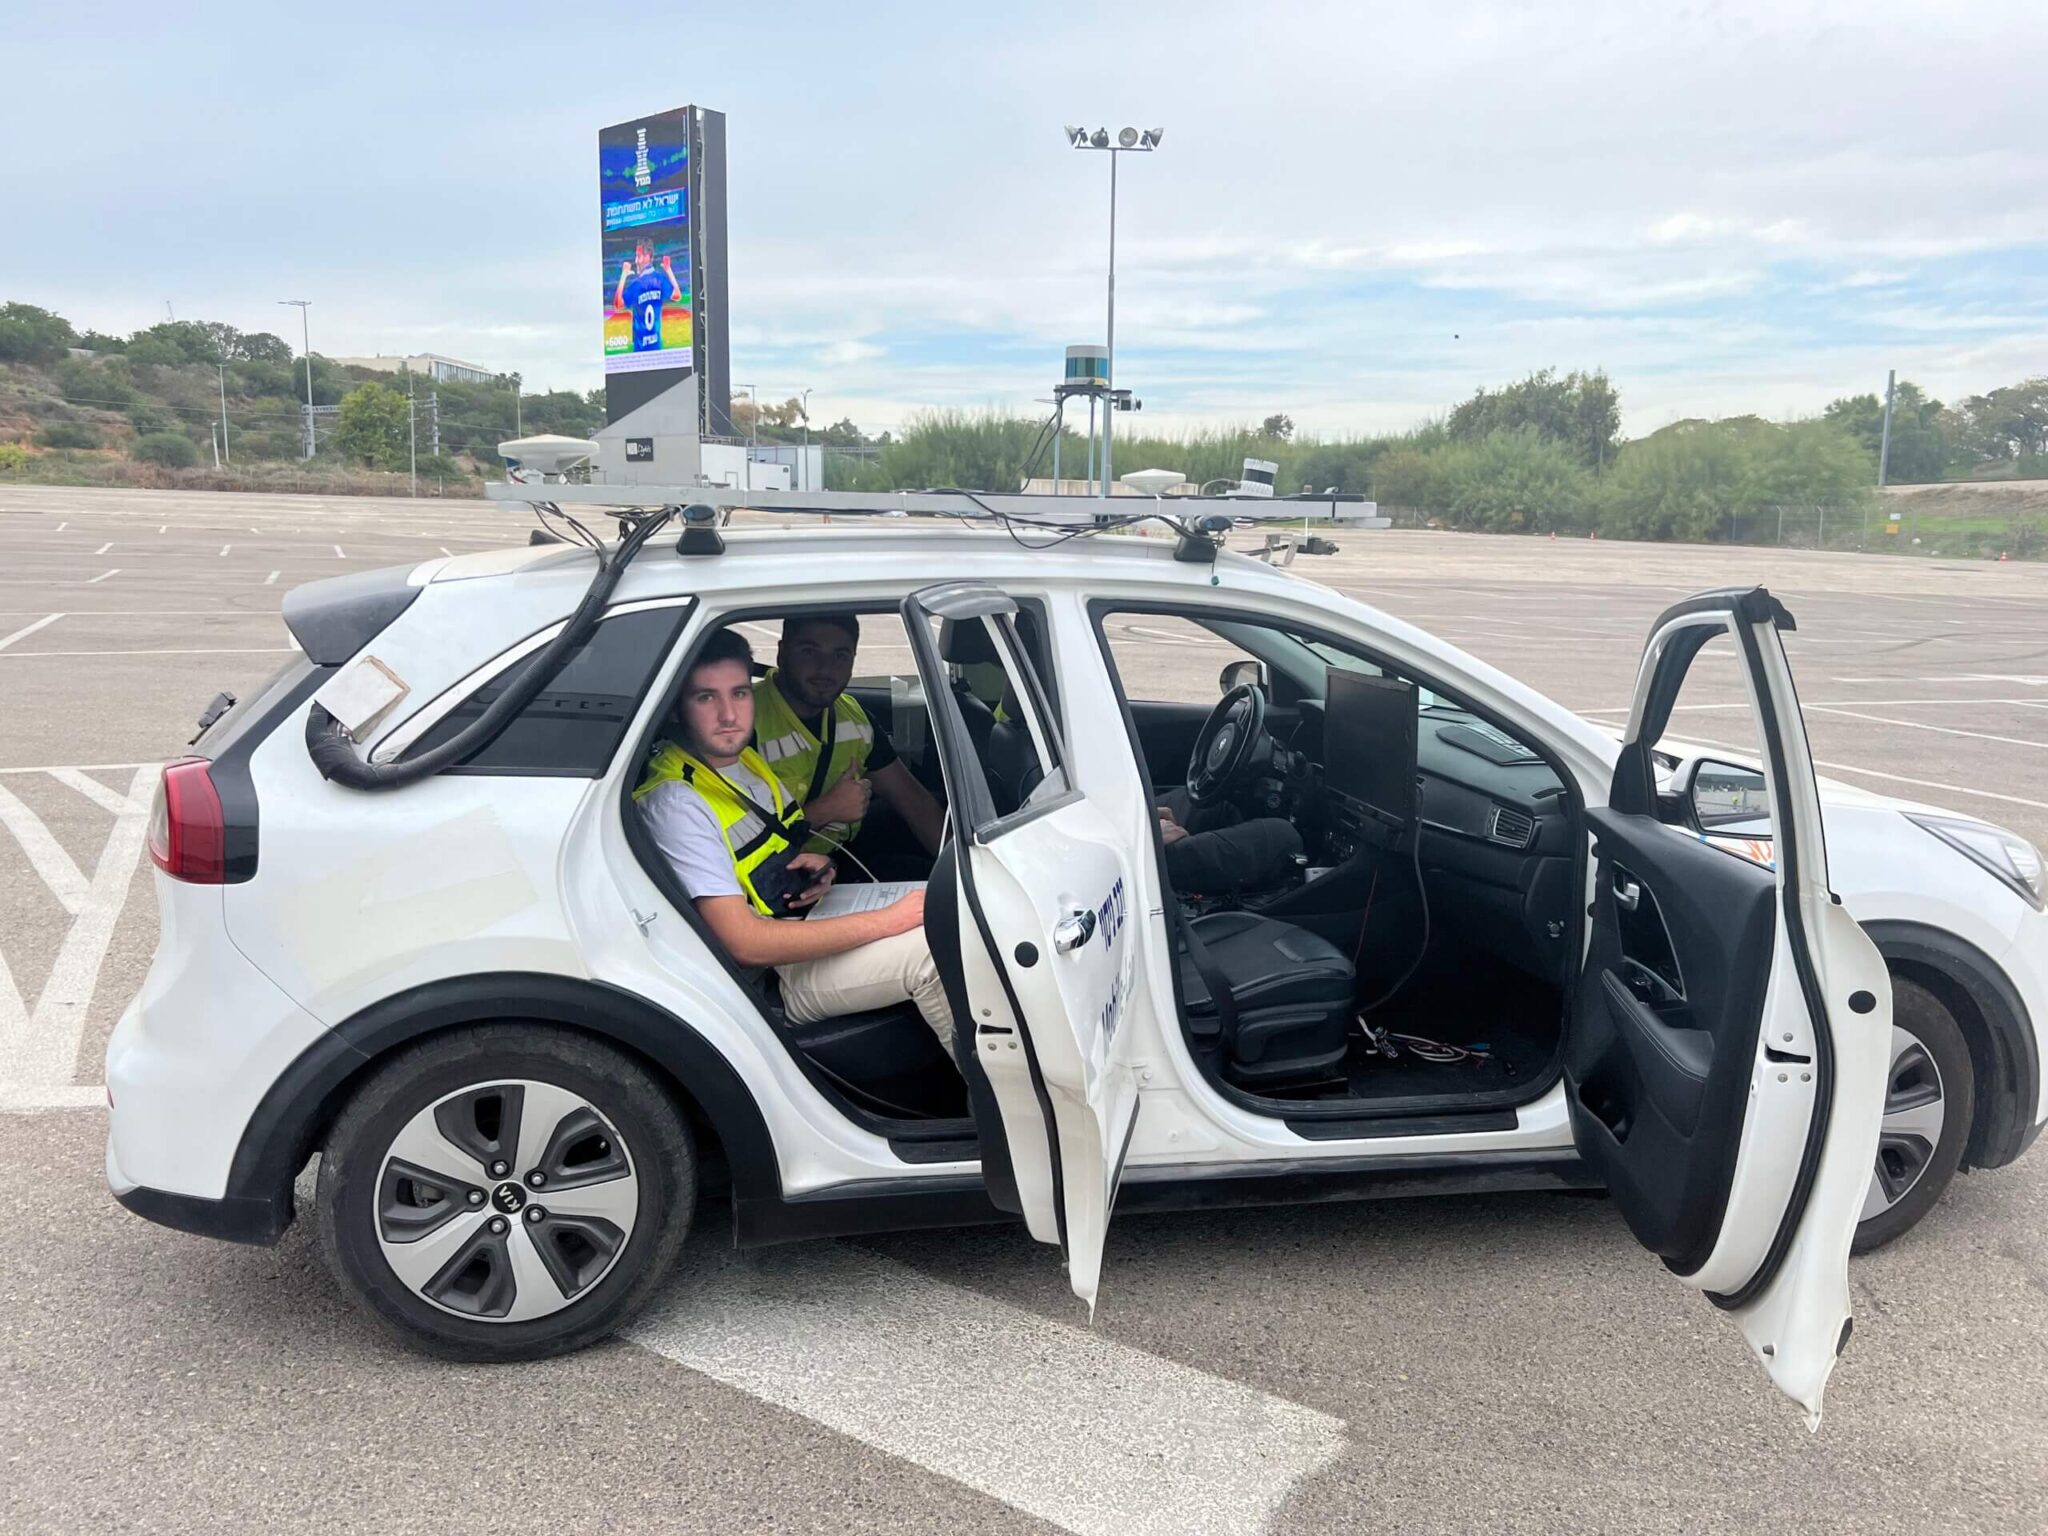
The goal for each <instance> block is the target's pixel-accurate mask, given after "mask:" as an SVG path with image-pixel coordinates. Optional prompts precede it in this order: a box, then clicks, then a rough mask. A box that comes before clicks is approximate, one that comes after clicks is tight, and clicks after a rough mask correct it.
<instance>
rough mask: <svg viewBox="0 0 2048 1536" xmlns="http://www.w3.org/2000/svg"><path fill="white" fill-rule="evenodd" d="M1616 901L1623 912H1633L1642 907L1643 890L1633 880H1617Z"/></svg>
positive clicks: (1615, 887) (1615, 883) (1615, 888)
mask: <svg viewBox="0 0 2048 1536" xmlns="http://www.w3.org/2000/svg"><path fill="white" fill-rule="evenodd" d="M1614 900H1615V903H1616V904H1617V905H1618V906H1619V907H1620V908H1621V910H1622V911H1624V912H1633V911H1635V909H1636V908H1637V907H1638V906H1640V905H1642V900H1643V888H1642V887H1641V886H1640V885H1637V884H1636V883H1635V881H1633V880H1620V879H1617V880H1616V881H1615V882H1614Z"/></svg>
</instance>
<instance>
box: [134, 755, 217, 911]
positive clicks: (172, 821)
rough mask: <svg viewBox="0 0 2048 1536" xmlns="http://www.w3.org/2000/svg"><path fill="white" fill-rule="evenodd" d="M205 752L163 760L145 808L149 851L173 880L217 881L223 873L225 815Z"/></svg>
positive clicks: (203, 882) (196, 883) (214, 882)
mask: <svg viewBox="0 0 2048 1536" xmlns="http://www.w3.org/2000/svg"><path fill="white" fill-rule="evenodd" d="M210 766H211V764H209V763H208V762H207V760H206V759H205V758H203V757H182V758H179V759H178V761H177V762H175V763H170V764H168V765H166V766H165V768H164V774H163V777H162V778H161V779H159V780H158V781H157V786H156V804H155V805H154V806H152V807H151V808H150V813H149V856H150V857H151V858H152V859H154V860H155V861H156V867H157V868H158V869H160V870H162V871H163V872H164V873H165V874H167V875H169V876H170V877H171V878H172V879H173V880H185V881H189V882H191V883H192V884H193V885H220V884H222V883H223V882H225V881H226V879H227V818H226V817H225V816H223V815H222V814H221V808H220V795H219V794H218V793H217V792H216V791H215V789H214V787H213V779H212V776H211V775H210V774H209V773H208V772H207V769H208V768H209V767H210Z"/></svg>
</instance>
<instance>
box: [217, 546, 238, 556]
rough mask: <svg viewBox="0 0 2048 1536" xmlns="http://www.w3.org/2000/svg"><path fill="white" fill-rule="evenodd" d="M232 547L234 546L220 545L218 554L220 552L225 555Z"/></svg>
mask: <svg viewBox="0 0 2048 1536" xmlns="http://www.w3.org/2000/svg"><path fill="white" fill-rule="evenodd" d="M234 547H235V546H234V545H232V544H223V545H221V547H220V552H221V553H222V554H226V553H227V552H228V551H229V550H231V549H233V548H234Z"/></svg>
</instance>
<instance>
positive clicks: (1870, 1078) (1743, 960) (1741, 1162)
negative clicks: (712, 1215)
mask: <svg viewBox="0 0 2048 1536" xmlns="http://www.w3.org/2000/svg"><path fill="white" fill-rule="evenodd" d="M1791 628H1792V616H1791V614H1789V613H1788V612H1786V610H1785V608H1784V606H1783V605H1782V604H1780V603H1779V602H1778V601H1777V600H1776V599H1775V598H1773V597H1772V596H1771V595H1770V594H1769V593H1768V592H1766V591H1764V590H1763V589H1762V588H1760V587H1759V588H1753V589H1739V590H1728V591H1719V592H1707V593H1702V594H1701V595H1699V596H1698V597H1694V598H1691V599H1689V600H1687V601H1685V602H1682V603H1680V604H1678V605H1677V606H1676V607H1674V608H1671V609H1670V610H1668V611H1667V612H1666V613H1665V614H1664V615H1663V616H1662V617H1660V618H1659V619H1658V620H1657V623H1656V625H1655V627H1654V628H1653V629H1652V631H1651V635H1650V642H1649V647H1648V650H1647V652H1646V653H1645V655H1644V658H1643V664H1642V670H1641V672H1640V674H1639V675H1638V677H1637V679H1636V693H1635V703H1634V708H1633V710H1632V712H1631V716H1630V722H1629V729H1628V734H1627V736H1626V737H1625V738H1624V741H1623V746H1622V752H1621V759H1620V762H1619V763H1618V764H1617V765H1616V768H1615V776H1614V788H1613V793H1612V795H1611V796H1610V801H1609V804H1608V805H1607V806H1606V807H1604V808H1600V809H1595V810H1591V811H1589V812H1588V813H1587V814H1588V820H1589V821H1590V823H1591V831H1592V835H1593V839H1594V848H1593V863H1592V873H1593V880H1594V891H1593V896H1592V907H1591V911H1592V929H1591V933H1590V936H1589V942H1588V945H1587V951H1586V960H1585V970H1584V973H1583V975H1582V976H1581V978H1580V985H1579V989H1578V996H1577V1001H1576V1004H1575V1009H1574V1018H1573V1021H1572V1030H1571V1037H1570V1040H1569V1041H1568V1043H1567V1046H1566V1051H1565V1080H1566V1085H1567V1088H1568V1090H1569V1095H1570V1105H1571V1117H1572V1131H1573V1137H1574V1139H1575V1140H1576V1141H1577V1143H1578V1146H1579V1151H1580V1154H1581V1155H1582V1156H1583V1157H1584V1158H1585V1160H1586V1162H1587V1163H1588V1164H1589V1165H1591V1166H1592V1167H1593V1168H1594V1169H1595V1170H1597V1171H1598V1172H1599V1173H1600V1174H1601V1175H1602V1176H1603V1177H1604V1178H1605V1180H1606V1182H1607V1187H1608V1189H1609V1191H1610V1192H1611V1194H1612V1196H1613V1199H1614V1203H1615V1205H1616V1207H1617V1208H1618V1209H1619V1210H1620V1211H1621V1213H1622V1215H1623V1217H1624V1218H1625V1219H1626V1220H1627V1222H1628V1224H1629V1227H1630V1228H1631V1229H1632V1230H1633V1231H1634V1233H1635V1234H1636V1236H1637V1237H1638V1238H1639V1239H1640V1240H1641V1241H1642V1243H1643V1245H1644V1246H1645V1247H1646V1248H1648V1249H1649V1250H1650V1251H1651V1252H1653V1253H1655V1254H1657V1255H1658V1256H1659V1257H1660V1258H1662V1259H1663V1260H1664V1262H1665V1264H1666V1265H1667V1266H1668V1267H1669V1268H1670V1270H1671V1271H1672V1273H1673V1274H1675V1275H1677V1276H1678V1277H1679V1278H1680V1279H1681V1280H1683V1281H1684V1282H1685V1283H1686V1284H1688V1285H1690V1286H1693V1287H1695V1288H1697V1289H1699V1290H1702V1291H1705V1292H1706V1293H1707V1295H1708V1298H1709V1299H1710V1300H1711V1301H1713V1303H1714V1304H1715V1305H1716V1306H1719V1307H1722V1308H1724V1309H1726V1310H1727V1311H1729V1312H1731V1313H1733V1314H1734V1316H1735V1317H1736V1318H1737V1319H1738V1320H1739V1322H1740V1323H1741V1326H1742V1331H1743V1333H1744V1334H1745V1336H1747V1338H1748V1339H1749V1342H1750V1345H1751V1347H1752V1348H1753V1349H1754V1350H1755V1351H1756V1354H1757V1357H1758V1358H1759V1359H1760V1360H1761V1361H1762V1363H1763V1366H1764V1369H1765V1370H1766V1371H1768V1372H1769V1373H1770V1376H1771V1379H1772V1380H1773V1381H1775V1382H1776V1383H1777V1384H1778V1386H1779V1387H1780V1388H1781V1389H1783V1390H1784V1391H1785V1392H1786V1393H1787V1394H1788V1395H1789V1396H1791V1397H1792V1398H1794V1399H1795V1400H1797V1401H1798V1402H1799V1403H1800V1404H1801V1405H1802V1406H1803V1407H1804V1408H1805V1409H1806V1413H1807V1420H1808V1423H1809V1424H1810V1425H1811V1426H1813V1427H1815V1428H1818V1427H1819V1424H1820V1410H1821V1392H1822V1389H1823V1387H1824V1386H1825V1385H1826V1383H1827V1378H1828V1373H1829V1371H1830V1370H1831V1369H1832V1368H1833V1366H1834V1362H1835V1357H1836V1355H1837V1354H1838V1353H1839V1352H1840V1350H1841V1347H1842V1346H1843V1345H1844V1344H1846V1343H1847V1341H1848V1337H1849V1284H1848V1263H1849V1242H1850V1238H1851V1237H1852V1236H1853V1235H1854V1232H1855V1228H1856V1220H1857V1216H1858V1214H1859V1212H1860V1211H1861V1209H1862V1205H1863V1199H1864V1195H1865V1193H1866V1191H1867V1190H1868V1187H1869V1183H1870V1168H1871V1163H1872V1159H1873V1158H1874V1157H1875V1155H1876V1150H1877V1135H1878V1125H1879V1121H1880V1119H1881V1117H1882V1114H1883V1109H1884V1081H1885V1071H1886V1066H1887V1063H1888V1060H1889V1052H1890V1042H1891V986H1890V982H1889V979H1888V977H1887V975H1886V972H1885V967H1884V962H1883V960H1882V959H1881V958H1880V957H1879V955H1878V953H1877V949H1876V947H1875V946H1874V945H1873V944H1872V943H1871V942H1870V940H1869V938H1868V937H1866V936H1865V934H1864V933H1863V930H1862V929H1861V928H1859V927H1858V926H1857V924H1856V922H1855V920H1854V919H1852V918H1851V917H1850V916H1849V914H1848V913H1847V912H1846V911H1844V910H1843V908H1842V906H1841V904H1840V903H1839V902H1838V901H1837V900H1836V899H1835V898H1834V896H1833V894H1832V893H1831V892H1830V891H1829V889H1828V872H1827V846H1826V843H1825V841H1824V839H1823V837H1822V832H1821V817H1820V796H1819V790H1818V787H1817V786H1816V785H1815V782H1814V775H1813V763H1812V759H1811V758H1810V757H1809V756H1808V752H1807V743H1806V730H1805V725H1804V723H1803V721H1802V720H1801V717H1800V713H1799V701H1798V698H1797V695H1796V694H1795V692H1794V690H1793V686H1792V674H1791V669H1790V667H1789V666H1788V664H1787V662H1786V659H1785V651H1784V646H1783V644H1782V643H1781V641H1780V638H1779V634H1780V631H1783V630H1789V629H1791ZM1721 635H1729V636H1732V637H1733V641H1734V650H1735V653H1736V657H1737V659H1738V661H1739V664H1740V667H1741V670H1742V673H1743V675H1744V677H1745V679H1746V686H1747V689H1748V693H1749V700H1750V704H1751V707H1752V712H1753V715H1754V718H1755V721H1756V724H1757V727H1758V733H1759V735H1760V737H1761V740H1762V742H1763V754H1762V755H1763V759H1764V764H1763V766H1764V776H1765V780H1766V786H1765V791H1766V797H1767V800H1768V806H1769V816H1770V824H1771V836H1772V852H1773V854H1774V857H1775V868H1770V867H1766V866H1764V865H1762V864H1758V863H1756V862H1754V861H1753V860H1751V859H1747V858H1743V857H1739V856H1737V855H1735V854H1732V853H1729V852H1727V851H1724V850H1723V849H1720V848H1716V847H1713V846H1710V845H1709V844H1708V843H1706V842H1705V841H1704V840H1703V839H1702V838H1701V837H1700V836H1699V835H1698V834H1696V833H1694V832H1693V831H1691V830H1690V829H1689V828H1684V827H1678V826H1673V825H1669V824H1667V823H1666V822H1664V821H1662V820H1660V819H1659V818H1658V815H1657V785H1656V782H1655V763H1654V759H1653V757H1652V755H1651V748H1653V747H1654V746H1655V745H1656V743H1657V741H1658V739H1659V738H1660V737H1661V736H1662V735H1663V732H1664V728H1665V724H1666V722H1667V721H1668V720H1669V719H1670V717H1671V710H1672V705H1673V703H1674V702H1675V700H1676V699H1677V697H1678V692H1679V687H1680V684H1681V683H1682V682H1683V681H1684V679H1685V676H1686V673H1687V671H1688V670H1689V668H1690V667H1691V666H1692V663H1693V660H1694V658H1695V657H1697V656H1698V655H1699V653H1700V650H1701V648H1702V647H1703V646H1704V645H1706V643H1707V642H1708V641H1710V640H1712V639H1714V638H1715V637H1717V636H1721Z"/></svg>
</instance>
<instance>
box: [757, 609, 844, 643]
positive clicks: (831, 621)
mask: <svg viewBox="0 0 2048 1536" xmlns="http://www.w3.org/2000/svg"><path fill="white" fill-rule="evenodd" d="M806 624H823V625H826V626H828V627H829V628H832V629H836V630H839V631H841V632H842V633H844V634H845V635H846V637H847V638H848V639H849V640H851V641H852V642H853V643H854V644H855V645H856V646H857V645H859V644H860V617H859V615H857V614H851V613H800V614H798V615H796V617H794V618H790V619H784V620H783V621H782V639H783V643H784V644H787V643H788V642H790V641H792V640H794V639H796V637H797V634H798V632H799V631H801V630H802V629H803V627H804V626H805V625H806ZM780 648H781V647H780V646H778V647H777V649H778V650H779V649H780Z"/></svg>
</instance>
